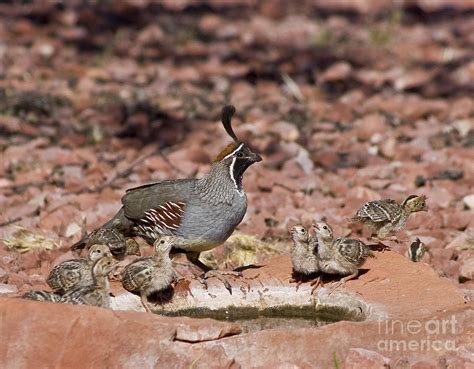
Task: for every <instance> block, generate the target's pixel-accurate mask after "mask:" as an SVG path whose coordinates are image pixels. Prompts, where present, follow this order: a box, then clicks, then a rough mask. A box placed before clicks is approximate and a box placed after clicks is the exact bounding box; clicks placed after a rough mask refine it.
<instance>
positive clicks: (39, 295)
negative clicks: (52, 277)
mask: <svg viewBox="0 0 474 369" xmlns="http://www.w3.org/2000/svg"><path fill="white" fill-rule="evenodd" d="M21 297H22V298H24V299H28V300H34V301H49V302H59V300H61V296H60V295H58V294H56V293H53V292H48V291H28V292H26V293H25V294H23V296H21Z"/></svg>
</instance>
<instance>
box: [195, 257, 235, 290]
mask: <svg viewBox="0 0 474 369" xmlns="http://www.w3.org/2000/svg"><path fill="white" fill-rule="evenodd" d="M186 258H187V259H188V260H189V261H190V262H191V263H193V264H194V265H196V266H197V267H198V268H200V269H201V270H203V271H204V274H203V275H201V276H199V277H197V279H198V280H199V282H201V283H202V284H203V285H204V286H206V288H207V283H206V279H208V278H210V277H215V278H217V279H218V280H219V281H221V282H222V284H223V285H224V286H225V288H226V289H227V291H229V293H230V294H231V295H232V287H231V285H230V283H229V282H228V281H227V280H226V279H225V278H224V275H233V276H236V277H241V276H242V273H240V272H235V271H219V270H213V269H211V268H209V267H208V266H207V265H206V264H204V263H203V262H202V261H201V260H199V253H197V252H196V253H194V252H193V253H187V254H186Z"/></svg>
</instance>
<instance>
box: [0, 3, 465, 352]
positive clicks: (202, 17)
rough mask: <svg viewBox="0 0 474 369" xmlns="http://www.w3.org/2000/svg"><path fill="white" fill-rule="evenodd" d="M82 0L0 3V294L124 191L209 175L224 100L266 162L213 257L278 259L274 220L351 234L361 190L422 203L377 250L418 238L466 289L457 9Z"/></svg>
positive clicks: (367, 195) (45, 264)
mask: <svg viewBox="0 0 474 369" xmlns="http://www.w3.org/2000/svg"><path fill="white" fill-rule="evenodd" d="M79 3H80V2H78V1H77V2H76V1H71V2H68V3H67V5H57V4H56V5H55V4H54V3H53V2H43V1H31V2H29V3H25V4H20V3H16V2H12V3H10V4H8V3H3V4H1V5H0V20H1V21H0V41H1V42H0V75H1V79H0V94H1V99H0V151H1V158H0V208H1V209H2V211H1V212H0V227H1V228H0V238H1V240H0V289H1V291H3V292H11V293H21V292H24V291H25V290H29V289H31V288H45V287H46V284H45V281H44V280H45V276H46V275H47V273H48V272H49V270H50V269H51V266H52V265H54V264H55V263H57V262H58V261H60V260H64V259H65V258H70V257H72V256H73V254H72V253H70V252H68V247H69V246H70V245H71V244H72V243H73V242H75V241H76V240H78V239H79V238H80V236H81V231H82V228H83V227H84V222H86V226H87V229H89V230H90V229H93V228H94V227H96V226H99V225H100V224H101V223H102V222H104V221H106V220H107V219H109V218H110V217H111V216H112V215H113V214H114V213H115V212H116V211H117V210H118V208H119V207H120V198H121V196H122V195H123V193H124V191H125V190H126V189H127V188H130V187H133V186H137V185H140V184H143V183H148V182H153V181H160V180H163V179H168V178H181V177H191V176H200V175H202V174H203V173H205V172H206V171H207V170H208V169H209V165H210V162H211V161H212V159H213V157H214V156H215V155H216V154H217V153H218V152H219V151H220V150H221V148H223V146H225V144H226V143H227V142H228V141H230V139H229V138H228V137H227V136H226V134H225V132H224V130H223V129H222V126H221V125H220V123H219V113H220V109H221V108H222V106H223V105H224V104H227V103H232V104H234V105H235V106H236V107H237V109H238V113H237V117H236V119H235V122H234V125H235V130H236V132H237V134H238V135H239V137H241V138H242V139H243V140H244V141H246V142H248V143H249V144H250V145H251V146H252V147H253V148H255V150H257V151H258V152H260V153H261V154H262V156H263V158H264V161H263V162H261V163H258V164H256V165H254V166H253V167H251V168H250V169H249V170H248V172H247V173H246V176H245V180H244V186H245V188H246V191H247V196H248V201H249V208H248V212H247V215H246V217H245V218H244V221H243V222H242V224H241V225H240V226H239V228H238V232H239V234H240V236H238V237H236V238H234V239H233V240H230V241H229V242H227V243H226V244H225V245H224V246H223V247H220V248H218V249H216V250H215V251H213V252H212V253H211V254H210V255H207V256H206V259H207V261H208V262H210V263H214V264H215V265H217V264H219V265H220V266H222V267H224V266H225V265H227V266H228V267H236V266H239V265H242V264H245V263H253V262H264V261H265V260H268V259H269V258H270V257H271V256H272V255H274V254H282V253H287V252H288V250H289V248H290V243H289V241H288V228H289V227H290V226H291V225H293V224H295V223H297V222H302V223H304V224H307V225H308V224H310V223H311V221H312V220H313V219H315V218H316V219H320V218H322V217H325V218H326V219H327V221H328V222H329V223H331V224H333V225H334V228H335V232H336V234H337V235H349V234H351V235H352V236H355V237H362V236H365V235H366V234H365V233H362V234H361V230H360V229H359V228H354V227H352V228H351V227H349V226H348V224H347V222H346V218H347V217H349V216H350V215H352V214H353V213H354V212H355V211H356V210H357V209H358V207H359V206H361V205H362V204H363V203H364V202H365V201H368V200H373V199H379V198H385V197H391V198H394V199H396V200H402V199H403V198H404V197H406V196H407V195H409V194H424V195H426V196H428V205H429V208H430V210H429V212H427V213H418V214H414V215H413V216H412V217H411V218H410V221H409V224H408V227H407V230H406V232H402V233H401V234H400V235H399V238H400V239H402V240H404V241H403V242H400V243H393V242H391V243H390V246H391V247H392V250H394V251H395V252H398V253H400V254H405V252H406V249H407V247H408V245H409V243H410V240H414V239H415V238H416V237H419V238H420V239H421V240H422V241H423V242H425V243H426V244H427V245H428V247H429V253H428V254H427V255H425V258H424V260H423V261H424V262H426V263H428V264H429V265H430V266H431V267H432V268H433V269H434V270H435V271H436V272H437V273H438V274H439V275H440V276H442V277H447V278H448V279H449V280H451V282H452V283H453V284H454V285H455V286H457V288H459V289H461V290H462V292H463V293H464V295H465V298H466V300H469V299H471V298H472V295H473V294H472V290H473V289H472V286H473V285H474V282H472V278H473V275H474V258H473V248H474V149H473V147H474V100H473V99H472V96H473V94H474V84H473V82H472V81H473V80H474V62H473V60H474V51H473V50H474V16H473V11H474V6H473V5H472V3H471V2H469V1H455V0H450V1H449V0H438V1H421V0H419V1H415V0H413V1H408V0H407V1H400V2H397V4H398V5H397V6H395V5H393V3H388V2H383V1H376V0H370V1H369V0H367V1H354V0H337V1H316V0H315V1H309V0H305V1H300V2H286V1H280V0H274V1H270V0H268V1H261V2H253V1H244V0H232V1H225V0H209V1H207V2H204V1H199V2H197V1H190V0H180V1H163V2H160V3H158V2H152V1H147V0H142V1H126V0H123V1H118V2H114V3H113V4H109V3H107V4H106V5H104V4H105V3H100V2H98V3H97V4H94V5H93V4H91V5H90V6H89V7H83V6H80V4H79ZM143 250H144V253H149V252H150V250H149V249H147V248H146V246H145V245H143ZM427 288H428V286H427ZM422 303H423V302H422V301H420V304H422ZM354 355H357V353H354Z"/></svg>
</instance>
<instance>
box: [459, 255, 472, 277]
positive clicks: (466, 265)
mask: <svg viewBox="0 0 474 369" xmlns="http://www.w3.org/2000/svg"><path fill="white" fill-rule="evenodd" d="M472 279H474V257H472V254H471V255H470V253H466V254H463V257H462V258H461V269H460V270H459V280H460V281H464V282H465V281H468V280H472Z"/></svg>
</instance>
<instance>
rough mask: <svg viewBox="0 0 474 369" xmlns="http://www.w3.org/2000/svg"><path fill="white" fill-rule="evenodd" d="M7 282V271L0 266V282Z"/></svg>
mask: <svg viewBox="0 0 474 369" xmlns="http://www.w3.org/2000/svg"><path fill="white" fill-rule="evenodd" d="M7 282H8V273H7V272H6V271H5V269H3V268H0V283H2V284H4V283H7Z"/></svg>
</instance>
